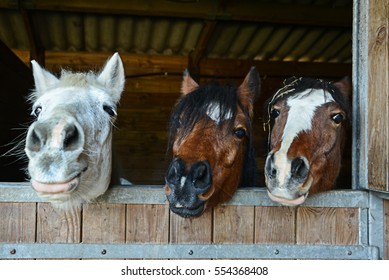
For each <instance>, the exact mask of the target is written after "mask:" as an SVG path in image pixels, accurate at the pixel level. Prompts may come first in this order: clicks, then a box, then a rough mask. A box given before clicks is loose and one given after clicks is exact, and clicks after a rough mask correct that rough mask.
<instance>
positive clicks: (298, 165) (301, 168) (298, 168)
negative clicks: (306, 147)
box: [291, 158, 309, 179]
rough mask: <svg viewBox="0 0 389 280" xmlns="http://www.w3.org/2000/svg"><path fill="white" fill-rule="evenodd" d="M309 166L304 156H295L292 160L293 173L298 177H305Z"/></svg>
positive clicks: (293, 175)
mask: <svg viewBox="0 0 389 280" xmlns="http://www.w3.org/2000/svg"><path fill="white" fill-rule="evenodd" d="M308 171H309V169H308V167H307V165H306V164H305V162H304V160H303V159H302V158H295V159H293V161H292V165H291V173H292V177H294V178H296V179H305V178H306V177H307V176H308Z"/></svg>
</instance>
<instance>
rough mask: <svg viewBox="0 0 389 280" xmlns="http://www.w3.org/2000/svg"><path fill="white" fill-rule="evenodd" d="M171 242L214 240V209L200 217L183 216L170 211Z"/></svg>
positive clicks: (206, 242) (206, 241)
mask: <svg viewBox="0 0 389 280" xmlns="http://www.w3.org/2000/svg"><path fill="white" fill-rule="evenodd" d="M169 239H170V243H204V244H208V243H211V242H212V211H210V210H208V211H206V212H204V213H203V215H202V216H200V217H198V218H182V217H180V216H178V215H176V214H174V213H172V212H170V238H169Z"/></svg>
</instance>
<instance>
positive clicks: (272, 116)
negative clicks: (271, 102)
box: [270, 108, 280, 119]
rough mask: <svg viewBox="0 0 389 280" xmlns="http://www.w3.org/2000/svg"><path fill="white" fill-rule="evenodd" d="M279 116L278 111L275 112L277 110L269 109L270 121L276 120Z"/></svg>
mask: <svg viewBox="0 0 389 280" xmlns="http://www.w3.org/2000/svg"><path fill="white" fill-rule="evenodd" d="M279 115H280V110H277V109H274V108H273V109H271V111H270V117H271V118H272V119H275V118H277V117H278V116H279Z"/></svg>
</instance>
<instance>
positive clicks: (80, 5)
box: [3, 0, 352, 26]
mask: <svg viewBox="0 0 389 280" xmlns="http://www.w3.org/2000/svg"><path fill="white" fill-rule="evenodd" d="M3 2H4V0H3ZM5 2H7V1H5ZM11 3H12V1H11ZM19 3H20V7H21V8H25V9H31V10H56V11H75V12H97V13H114V14H130V15H146V16H168V17H181V18H197V19H206V20H237V21H253V22H272V23H284V24H304V25H318V26H319V25H320V26H351V24H352V7H351V5H349V6H339V7H333V6H331V5H328V6H324V5H301V4H300V5H299V4H274V3H263V2H259V1H255V0H243V1H228V2H227V1H221V0H212V1H211V0H210V1H164V3H163V4H161V2H160V1H158V0H148V1H142V0H137V1H121V0H111V1H95V0H82V1H67V0H21V1H19ZM3 5H6V4H3ZM10 5H11V4H10Z"/></svg>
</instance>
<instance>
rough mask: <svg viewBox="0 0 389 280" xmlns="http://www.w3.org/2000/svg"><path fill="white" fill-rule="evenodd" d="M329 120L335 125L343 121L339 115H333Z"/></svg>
mask: <svg viewBox="0 0 389 280" xmlns="http://www.w3.org/2000/svg"><path fill="white" fill-rule="evenodd" d="M331 118H332V120H333V121H334V123H336V124H340V123H341V122H342V121H343V119H344V117H343V115H342V114H340V113H338V114H335V115H333V116H332V117H331Z"/></svg>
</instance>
